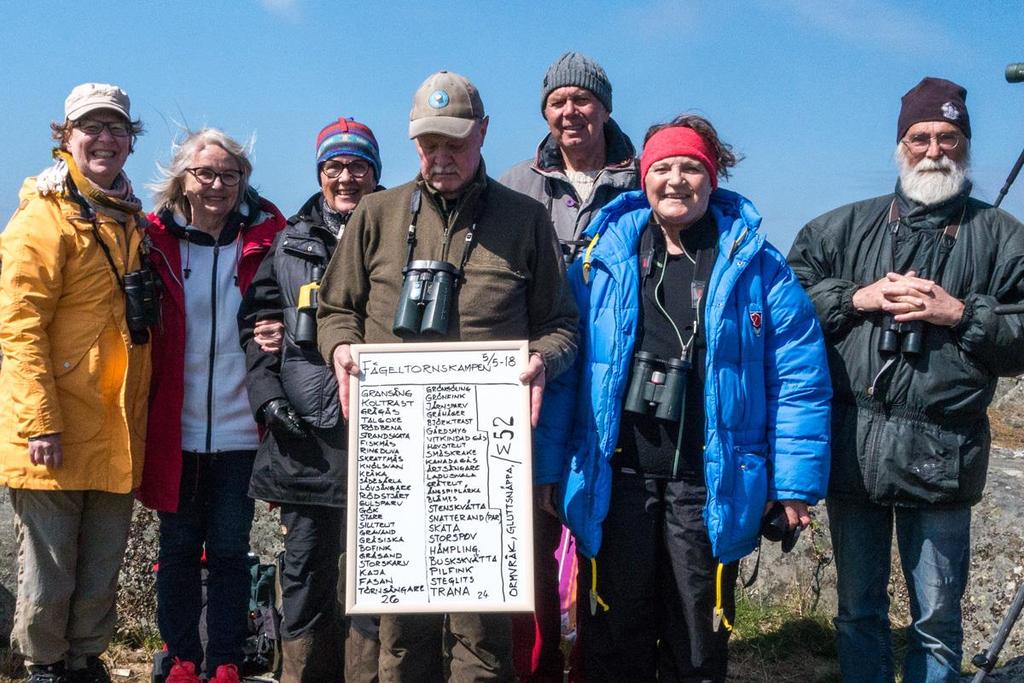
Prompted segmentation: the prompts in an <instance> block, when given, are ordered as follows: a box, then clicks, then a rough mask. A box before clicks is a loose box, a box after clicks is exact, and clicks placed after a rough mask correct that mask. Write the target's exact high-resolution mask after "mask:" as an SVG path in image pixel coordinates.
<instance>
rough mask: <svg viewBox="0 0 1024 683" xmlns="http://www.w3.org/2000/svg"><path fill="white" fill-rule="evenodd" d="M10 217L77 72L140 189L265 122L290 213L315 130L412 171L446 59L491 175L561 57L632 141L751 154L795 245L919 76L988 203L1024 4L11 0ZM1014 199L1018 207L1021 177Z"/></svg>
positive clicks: (269, 170)
mask: <svg viewBox="0 0 1024 683" xmlns="http://www.w3.org/2000/svg"><path fill="white" fill-rule="evenodd" d="M2 6H3V12H2V16H3V21H2V22H0V69H2V74H3V80H4V83H3V87H2V88H0V117H2V119H0V120H2V121H3V125H4V132H5V134H6V138H7V140H6V143H7V144H6V145H5V154H4V158H3V162H2V163H0V216H2V217H3V220H4V221H6V217H7V216H9V215H10V214H11V213H12V212H13V211H14V209H15V207H16V206H17V190H18V187H19V186H20V184H21V180H22V178H24V177H25V176H27V175H34V174H35V173H36V172H37V171H38V170H39V169H41V168H42V167H43V166H45V165H46V164H47V163H48V160H49V149H50V145H51V143H50V140H49V130H48V124H49V122H50V121H51V120H55V119H58V118H60V117H61V116H62V113H63V102H64V97H65V96H66V95H67V93H68V91H69V90H70V89H71V88H72V87H73V86H74V85H76V84H77V83H80V82H83V81H101V82H110V83H116V84H118V85H120V86H122V87H123V88H124V89H125V90H127V91H128V93H129V95H130V96H131V98H132V106H133V113H134V114H135V115H137V116H138V117H141V118H142V120H143V121H144V123H145V124H146V126H147V129H148V132H147V134H146V135H145V136H143V137H142V138H140V139H139V141H138V144H137V146H136V152H135V154H134V155H133V156H132V157H131V158H130V159H129V162H128V165H127V171H128V173H129V176H130V177H131V178H132V181H133V182H134V183H135V185H136V189H137V192H138V193H139V195H140V196H141V197H142V198H143V201H144V204H145V205H146V206H147V207H148V206H149V200H150V193H149V191H148V189H146V188H145V187H144V184H145V183H147V182H149V181H151V180H152V179H153V178H154V175H155V164H156V162H157V161H166V160H167V158H168V154H169V149H170V143H171V140H172V138H173V137H174V136H175V135H176V134H178V132H179V126H180V125H181V124H187V125H189V126H192V127H198V126H202V125H211V126H217V127H220V128H223V129H224V130H226V131H227V132H228V133H229V134H231V135H233V136H235V137H236V138H239V139H248V138H249V137H250V136H255V148H254V155H253V162H254V165H255V172H254V183H255V184H256V185H257V186H258V188H259V189H260V191H261V192H262V193H263V194H264V195H265V196H267V197H268V198H269V199H271V200H272V201H274V202H275V203H277V204H278V206H280V208H281V210H282V211H283V212H284V213H285V214H286V215H290V214H292V213H294V212H295V211H296V210H297V209H298V208H299V206H300V205H301V203H302V201H303V200H304V199H305V198H306V197H308V196H309V195H310V194H312V193H313V192H314V191H315V189H316V187H315V170H314V169H315V166H314V158H313V146H314V140H315V136H316V133H317V131H318V130H319V129H320V128H321V127H322V126H323V125H324V124H326V123H328V122H329V121H330V120H332V119H333V118H336V117H338V116H341V115H346V116H355V117H356V118H358V119H359V120H361V121H363V122H364V123H367V124H368V125H370V126H371V127H372V128H373V129H374V131H375V132H376V134H377V138H378V140H379V141H380V143H381V147H382V156H383V165H384V171H383V181H384V183H385V184H386V185H397V184H399V183H401V182H404V181H406V180H408V179H410V178H412V177H413V175H414V174H415V172H416V167H417V166H416V157H415V152H414V150H413V147H412V144H411V143H410V141H409V140H408V139H407V125H408V111H409V106H410V102H411V97H412V93H413V92H414V91H415V89H416V87H417V86H418V85H419V83H420V82H421V81H422V80H423V79H424V78H425V77H426V76H427V75H428V74H429V73H431V72H432V71H435V70H437V69H442V68H444V69H449V70H452V71H457V72H459V73H462V74H464V75H466V76H468V77H469V78H470V79H471V80H472V81H473V82H474V83H476V85H477V86H478V87H479V89H480V92H481V94H482V96H483V100H484V105H485V107H486V109H487V111H488V113H489V114H490V117H491V125H490V129H489V131H488V137H487V141H486V143H485V146H484V157H485V159H486V162H487V166H488V170H489V171H490V173H491V174H492V175H494V176H497V175H500V173H501V172H503V171H504V170H505V169H506V168H507V167H508V166H510V165H511V164H513V163H515V162H516V161H519V160H521V159H524V158H526V157H528V156H531V155H532V154H533V151H534V149H535V147H536V145H537V143H538V141H539V140H540V138H541V137H542V136H543V135H544V133H545V132H546V128H545V125H544V121H543V119H542V118H541V116H540V103H539V98H540V95H539V90H540V83H541V79H542V77H543V74H544V71H545V70H546V68H547V66H548V65H549V64H550V63H551V62H552V61H553V60H554V59H555V58H556V57H558V55H559V54H561V53H562V52H563V51H566V50H576V51H579V52H583V53H585V54H588V55H590V56H592V57H594V58H595V59H597V60H598V61H599V62H600V63H601V64H602V65H603V66H604V67H605V70H606V71H607V72H608V74H609V77H610V78H611V81H612V84H613V88H614V111H613V113H612V115H613V117H615V119H616V120H617V121H618V122H619V123H620V125H621V126H622V127H623V129H624V130H625V131H626V132H627V133H628V134H629V135H630V136H631V137H632V138H633V140H634V142H635V143H637V144H639V142H640V141H641V140H642V137H643V133H644V131H645V130H646V128H647V126H649V125H650V124H652V123H656V122H661V121H664V120H666V119H669V118H671V117H672V116H674V115H676V114H678V113H680V112H683V111H694V110H695V111H698V112H700V113H703V114H704V115H705V116H707V117H709V118H710V119H711V120H712V121H713V122H714V124H715V125H716V127H717V128H718V130H719V132H720V134H721V135H722V137H723V138H724V139H725V140H726V141H728V142H731V143H732V144H733V145H734V146H735V148H736V149H737V151H739V152H741V153H742V154H744V155H745V156H746V159H745V160H744V161H743V162H742V163H741V165H740V166H739V167H738V168H737V169H736V171H735V174H734V176H733V178H732V179H731V180H730V181H728V182H726V183H725V186H726V187H729V188H731V189H734V190H736V191H739V192H741V193H742V194H745V195H747V196H748V197H750V198H751V199H752V200H753V201H754V203H755V204H756V205H757V206H758V207H759V209H760V211H761V213H762V214H763V215H764V217H765V221H764V224H763V228H762V229H763V230H764V231H765V233H766V234H767V235H768V238H769V239H770V240H772V241H773V242H774V243H775V244H777V245H778V246H779V247H780V248H782V249H784V250H785V249H788V247H789V244H790V243H791V241H792V239H793V236H794V235H795V234H796V231H797V230H799V228H800V227H801V226H802V225H803V224H804V223H805V222H807V221H808V220H809V219H811V218H813V217H814V216H816V215H818V214H819V213H821V212H823V211H826V210H828V209H830V208H833V207H835V206H838V205H840V204H844V203H847V202H850V201H854V200H857V199H861V198H865V197H868V196H873V195H876V194H882V193H885V192H888V191H890V190H891V188H892V186H893V183H894V180H895V169H894V166H893V163H892V152H893V149H894V147H895V142H896V141H895V136H896V133H895V127H896V117H897V114H898V112H899V98H900V96H901V95H902V94H903V93H904V92H906V91H907V90H908V89H909V88H910V87H912V86H913V85H914V84H916V83H917V82H918V81H919V80H920V79H921V77H923V76H925V75H933V76H942V77H946V78H950V79H952V80H955V81H957V82H959V83H961V84H963V85H964V86H966V87H967V89H968V93H969V94H968V100H967V102H968V107H969V109H970V114H971V120H972V125H973V129H974V144H973V159H974V178H975V194H976V196H979V197H981V198H983V199H987V200H989V201H992V200H994V198H995V196H996V194H997V192H998V190H999V188H1000V187H1001V186H1002V184H1003V182H1004V180H1005V178H1006V175H1007V173H1008V172H1009V169H1010V167H1011V165H1012V164H1013V162H1014V161H1015V160H1016V158H1017V156H1018V154H1020V150H1021V148H1022V147H1024V84H1017V85H1010V84H1007V83H1006V81H1005V80H1004V78H1003V69H1004V67H1005V66H1006V64H1007V63H1008V62H1016V61H1024V44H1022V40H1021V38H1022V36H1024V21H1022V19H1024V2H1021V0H1007V1H1005V2H995V1H992V2H986V1H979V2H975V3H963V2H950V1H945V0H930V1H928V2H902V3H893V2H884V1H883V0H851V1H849V2H826V1H820V2H811V1H803V0H764V1H763V2H760V1H756V0H748V1H745V2H721V1H719V2H682V1H678V0H677V1H674V2H673V1H669V0H650V1H641V2H602V1H591V2H576V1H561V2H516V1H506V2H500V3H499V2H490V1H485V0H478V1H477V2H463V1H450V2H445V3H443V4H437V5H435V4H434V3H429V2H419V3H413V2H404V1H396V2H389V3H350V2H340V1H328V0H318V1H314V0H234V1H228V0H206V1H205V2H200V1H196V0H176V1H174V2H156V1H155V0H153V1H151V0H137V1H134V2H102V1H99V0H92V1H90V2H87V3H84V4H83V3H72V2H47V1H45V0H38V1H37V2H35V3H24V2H13V0H3V2H2ZM1003 207H1004V208H1006V209H1008V210H1010V211H1011V212H1013V213H1015V214H1017V215H1024V180H1022V181H1021V183H1020V185H1019V186H1014V188H1013V189H1011V191H1010V195H1009V197H1008V198H1007V199H1006V200H1005V201H1004V203H1003Z"/></svg>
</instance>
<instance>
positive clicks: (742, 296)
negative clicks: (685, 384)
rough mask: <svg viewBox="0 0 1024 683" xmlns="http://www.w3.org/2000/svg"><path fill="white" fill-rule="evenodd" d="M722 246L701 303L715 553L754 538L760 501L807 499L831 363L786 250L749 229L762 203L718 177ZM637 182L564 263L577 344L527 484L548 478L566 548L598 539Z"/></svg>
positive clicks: (630, 311) (630, 285) (636, 231)
mask: <svg viewBox="0 0 1024 683" xmlns="http://www.w3.org/2000/svg"><path fill="white" fill-rule="evenodd" d="M708 210H709V211H711V212H712V215H713V216H714V218H715V224H716V225H717V226H718V229H719V256H718V259H717V261H716V263H715V266H714V270H713V272H712V274H711V280H710V282H709V283H708V293H707V304H706V306H705V312H704V315H705V320H706V325H705V330H707V367H706V371H707V372H706V376H707V383H706V386H705V391H704V395H705V410H706V414H707V420H706V424H705V450H704V470H705V475H706V481H707V490H708V497H707V502H706V504H705V507H704V521H705V523H706V524H707V528H708V533H709V535H710V536H711V544H712V550H713V552H714V554H715V556H716V557H717V558H719V559H720V560H721V561H723V562H731V561H733V560H736V559H739V558H740V557H743V556H744V555H746V554H747V553H749V552H750V551H751V550H753V549H754V547H755V545H756V542H757V536H758V530H759V527H760V519H761V514H762V512H763V509H764V505H765V501H766V500H787V499H792V500H802V501H805V502H807V503H809V504H812V505H813V504H815V503H817V502H818V500H819V499H821V497H822V496H824V495H825V491H826V487H827V483H828V469H829V442H828V439H829V403H830V400H831V398H832V390H831V382H830V381H829V374H828V363H827V361H826V358H825V346H824V342H823V338H822V333H821V328H820V326H819V325H818V319H817V316H816V315H815V312H814V307H813V306H812V305H811V302H810V300H809V299H808V298H807V296H806V295H805V294H804V292H803V290H802V289H801V287H800V284H799V283H798V282H797V279H796V277H795V275H794V274H793V271H792V270H790V268H789V266H788V265H787V264H786V259H785V258H784V257H783V256H782V254H780V253H779V252H778V251H777V250H776V249H775V248H774V247H772V246H771V245H770V244H767V243H766V242H765V239H764V237H762V236H761V235H759V234H758V233H757V228H758V226H759V225H760V223H761V216H760V215H759V214H758V213H757V210H756V209H755V208H754V206H753V204H751V203H750V202H749V201H748V200H747V199H745V198H744V197H741V196H740V195H738V194H736V193H734V192H730V191H728V190H722V189H719V190H716V191H715V192H714V193H713V194H712V195H711V200H710V204H709V209H708ZM650 215H651V209H650V207H649V205H648V203H647V198H646V197H645V196H644V194H643V192H641V191H635V192H629V193H626V194H624V195H621V196H620V197H618V198H617V199H615V200H614V201H612V202H611V203H610V204H608V205H607V206H606V207H604V208H603V209H602V210H601V211H600V212H599V213H598V214H597V216H596V217H595V218H594V221H593V222H592V223H591V224H590V226H589V227H588V228H587V230H586V233H585V234H586V238H588V239H591V240H592V241H591V246H590V250H589V252H588V253H587V254H586V255H585V256H584V257H583V258H580V259H577V261H576V262H575V263H573V265H572V266H571V268H570V270H569V280H570V282H571V284H572V287H573V292H574V294H575V296H576V303H577V305H578V306H579V310H580V325H581V333H580V345H579V349H580V352H579V355H578V356H577V358H576V363H575V365H574V367H573V368H571V369H570V370H569V371H567V372H565V373H564V374H563V375H561V376H560V377H558V378H556V379H555V380H554V381H553V382H551V383H550V385H549V386H548V389H547V391H546V393H545V398H544V406H543V407H544V409H543V412H542V415H541V423H540V425H538V428H537V430H536V431H535V445H534V453H535V454H536V455H535V458H536V481H537V483H538V484H545V483H548V484H550V483H556V482H557V483H558V485H559V493H560V494H561V514H562V516H563V517H564V519H565V521H566V524H567V525H568V526H569V528H570V529H571V530H572V531H573V533H574V534H575V535H576V543H577V547H578V548H579V549H580V551H581V552H582V553H583V554H584V555H585V556H587V557H593V556H595V555H596V554H597V551H598V549H599V548H600V547H601V524H602V522H603V521H604V518H605V516H606V514H607V512H608V501H609V498H610V494H611V491H610V487H611V482H612V472H611V467H610V466H609V459H610V458H611V456H612V453H613V452H614V450H615V446H616V443H617V442H618V438H619V417H620V413H621V410H622V403H623V399H624V395H625V392H626V385H627V382H628V380H629V370H630V363H631V359H632V356H633V346H634V343H635V341H636V338H637V320H638V315H637V314H638V306H639V301H640V292H639V284H640V273H639V268H638V264H637V249H639V244H640V236H641V234H642V233H643V230H644V228H645V227H646V226H647V223H648V220H649V219H650Z"/></svg>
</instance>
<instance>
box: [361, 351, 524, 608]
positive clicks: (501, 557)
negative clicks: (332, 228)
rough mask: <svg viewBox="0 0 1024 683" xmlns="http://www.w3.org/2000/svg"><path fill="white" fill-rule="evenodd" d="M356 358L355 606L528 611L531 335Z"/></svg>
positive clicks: (373, 354) (370, 354)
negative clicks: (526, 379) (524, 377)
mask: <svg viewBox="0 0 1024 683" xmlns="http://www.w3.org/2000/svg"><path fill="white" fill-rule="evenodd" d="M352 357H353V359H354V360H355V362H356V363H357V365H358V366H359V369H360V374H359V376H358V378H356V377H353V378H352V380H353V381H352V382H350V386H349V416H350V424H349V469H348V477H349V479H348V534H347V536H348V542H347V560H348V567H347V571H346V590H345V596H346V598H345V600H346V603H347V604H346V611H347V612H348V613H349V614H384V613H405V612H531V611H533V605H534V601H533V527H532V519H533V518H532V506H533V503H532V499H533V496H532V492H533V483H532V482H533V471H532V470H533V468H532V462H531V447H530V439H531V432H530V391H529V386H528V385H523V384H521V383H520V382H519V375H520V374H521V373H522V372H523V370H524V369H525V367H526V364H527V361H528V351H527V342H525V341H508V342H446V343H423V344H358V345H353V346H352Z"/></svg>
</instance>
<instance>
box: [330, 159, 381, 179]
mask: <svg viewBox="0 0 1024 683" xmlns="http://www.w3.org/2000/svg"><path fill="white" fill-rule="evenodd" d="M345 169H348V174H349V175H350V176H352V177H353V178H363V177H365V176H366V174H367V173H369V172H370V163H369V162H367V161H363V160H362V159H353V160H352V161H334V160H331V161H328V162H327V163H325V164H324V165H323V168H321V169H320V172H321V173H323V174H324V175H325V176H327V177H328V178H330V179H331V180H334V179H335V178H340V177H341V172H342V171H344V170H345Z"/></svg>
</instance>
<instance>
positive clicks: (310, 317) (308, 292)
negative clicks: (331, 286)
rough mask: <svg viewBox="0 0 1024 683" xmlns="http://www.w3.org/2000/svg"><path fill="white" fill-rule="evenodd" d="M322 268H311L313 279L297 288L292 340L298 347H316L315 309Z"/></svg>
mask: <svg viewBox="0 0 1024 683" xmlns="http://www.w3.org/2000/svg"><path fill="white" fill-rule="evenodd" d="M323 276H324V267H323V266H313V279H312V280H311V281H310V282H307V283H306V284H304V285H302V286H301V287H299V300H298V302H297V303H296V305H295V329H294V330H292V338H293V339H294V340H295V343H296V344H298V345H299V346H315V345H316V309H317V306H319V305H320V280H321V279H323Z"/></svg>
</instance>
